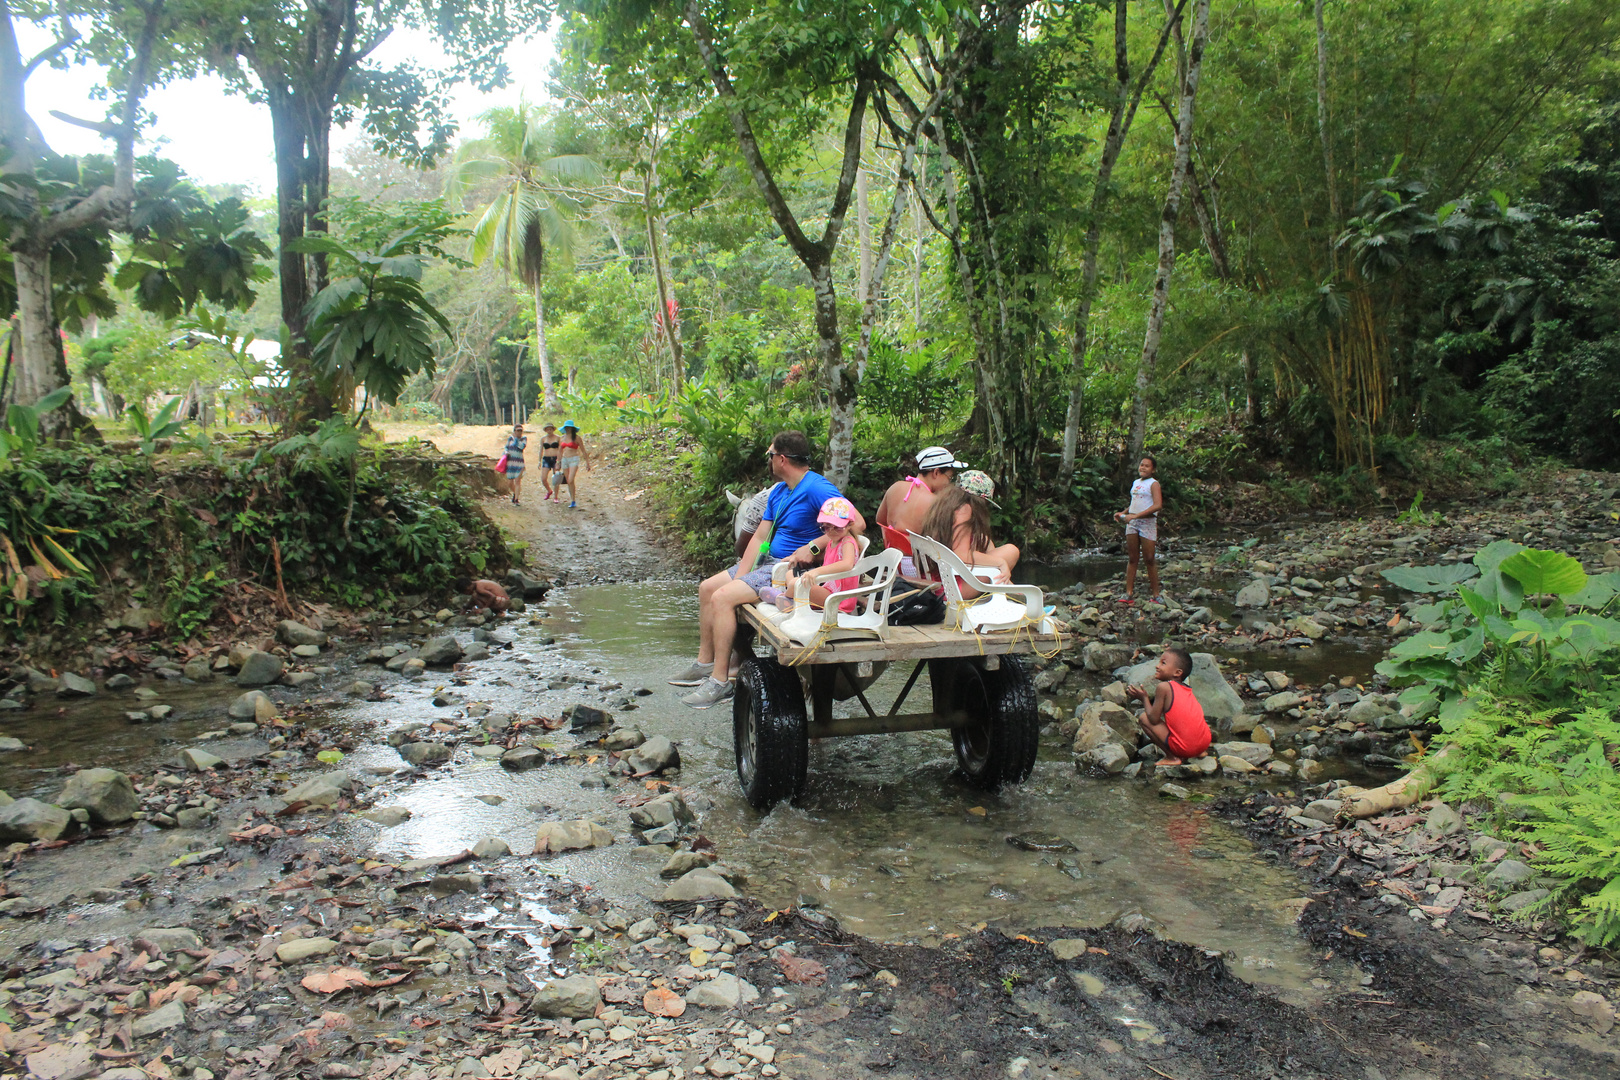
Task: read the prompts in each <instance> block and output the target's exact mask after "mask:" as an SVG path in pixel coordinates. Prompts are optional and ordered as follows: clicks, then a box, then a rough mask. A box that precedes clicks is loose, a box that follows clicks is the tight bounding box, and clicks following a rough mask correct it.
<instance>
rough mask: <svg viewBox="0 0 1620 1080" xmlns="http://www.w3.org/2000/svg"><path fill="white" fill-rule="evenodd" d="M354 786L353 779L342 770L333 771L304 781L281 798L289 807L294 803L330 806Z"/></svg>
mask: <svg viewBox="0 0 1620 1080" xmlns="http://www.w3.org/2000/svg"><path fill="white" fill-rule="evenodd" d="M353 786H354V777H352V776H350V775H349V774H348V772H346V771H345V770H343V769H335V770H333V771H332V772H329V773H322V774H321V775H320V776H317V777H314V778H313V779H310V780H305V781H304V782H303V783H302V784H299V785H298V786H297V787H295V788H293V789H292V790H291V791H289V792H287V793H286V794H285V795H283V796H282V799H283V800H285V801H286V802H287V803H288V804H289V805H291V804H292V803H296V802H305V803H312V804H313V805H315V806H331V805H332V804H334V803H336V802H337V801H338V800H339V799H341V798H342V797H343V793H344V792H346V791H348V790H349V789H350V788H352V787H353Z"/></svg>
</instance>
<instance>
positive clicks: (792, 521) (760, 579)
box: [669, 431, 866, 709]
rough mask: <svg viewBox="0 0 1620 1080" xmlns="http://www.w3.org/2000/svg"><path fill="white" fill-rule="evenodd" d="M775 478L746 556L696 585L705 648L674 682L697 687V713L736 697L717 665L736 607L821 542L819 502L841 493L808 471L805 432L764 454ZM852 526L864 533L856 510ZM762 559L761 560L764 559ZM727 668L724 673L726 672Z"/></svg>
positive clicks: (780, 440) (777, 441)
mask: <svg viewBox="0 0 1620 1080" xmlns="http://www.w3.org/2000/svg"><path fill="white" fill-rule="evenodd" d="M766 455H767V456H768V457H769V458H770V462H771V475H773V476H775V477H776V479H777V480H779V481H780V483H778V484H777V485H776V486H775V487H773V488H772V489H771V494H770V497H769V499H768V500H767V501H766V504H765V517H764V519H763V520H762V521H760V523H759V529H758V531H756V532H755V533H754V542H753V544H752V545H751V546H750V547H749V548H748V550H746V551H744V552H743V553H742V558H741V559H740V560H739V561H738V562H737V564H736V565H735V566H733V567H731V568H730V569H728V570H723V571H721V572H720V573H718V574H715V575H714V576H713V577H711V578H709V579H708V580H706V581H704V582H703V584H702V585H700V586H699V587H698V604H699V614H698V627H699V631H700V634H701V638H700V640H701V644H700V645H699V646H698V658H697V662H696V663H694V664H693V665H692V666H691V667H689V668H687V669H686V670H685V671H683V672H681V673H680V674H679V675H677V676H676V677H675V678H673V679H671V680H669V681H670V682H671V683H672V684H674V685H675V686H696V687H697V689H696V690H694V691H692V693H690V694H687V695H686V696H685V697H683V698H681V700H682V701H683V702H685V703H686V704H688V705H690V706H692V707H693V708H695V709H707V708H709V707H710V706H711V705H717V704H719V703H720V702H722V701H724V700H726V699H727V698H729V697H730V696H731V693H732V683H731V678H732V675H733V674H735V673H734V672H732V671H726V673H725V677H723V678H722V677H719V676H717V675H716V673H715V666H716V664H715V662H716V660H717V659H722V658H723V659H724V660H725V664H726V665H730V664H731V663H732V658H731V646H732V642H733V641H734V640H735V639H736V636H737V609H738V608H739V607H741V606H742V605H744V604H752V603H755V602H757V601H758V600H759V590H760V589H762V588H764V587H765V586H767V585H769V584H770V583H771V568H772V567H774V566H775V565H776V564H777V563H779V562H781V561H783V560H784V559H787V558H789V557H790V556H793V555H794V554H795V553H799V554H800V556H801V558H802V557H803V556H804V554H805V553H804V552H803V551H802V550H801V549H804V548H806V547H807V546H808V545H810V544H811V543H813V542H817V541H819V540H820V539H821V525H820V523H819V522H817V521H816V515H817V514H819V513H820V512H821V504H822V503H823V502H825V501H827V500H828V499H830V498H832V497H833V496H834V495H841V494H842V492H840V491H839V490H838V488H837V487H835V486H834V485H833V483H832V481H830V480H828V479H827V478H826V477H825V476H822V475H821V474H820V473H818V472H813V471H811V469H810V440H809V439H807V438H805V435H804V432H802V431H784V432H782V433H781V434H779V435H777V436H776V438H774V439H772V440H771V448H770V450H768V451H767V452H766ZM853 527H854V529H855V531H856V532H857V533H861V532H865V531H866V519H865V518H863V517H861V515H860V512H859V511H856V513H855V519H854V522H853ZM762 556H763V558H762ZM722 670H724V669H722Z"/></svg>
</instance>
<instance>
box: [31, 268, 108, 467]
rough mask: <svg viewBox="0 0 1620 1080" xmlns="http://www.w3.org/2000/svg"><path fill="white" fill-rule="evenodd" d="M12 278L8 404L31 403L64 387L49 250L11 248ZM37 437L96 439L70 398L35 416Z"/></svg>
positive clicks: (64, 363)
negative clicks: (13, 310)
mask: <svg viewBox="0 0 1620 1080" xmlns="http://www.w3.org/2000/svg"><path fill="white" fill-rule="evenodd" d="M11 265H12V271H13V275H14V276H15V278H16V280H17V324H18V331H19V332H18V334H17V339H16V350H15V353H14V356H15V359H16V364H15V370H14V372H13V375H12V378H13V380H14V382H13V384H12V385H13V386H14V387H15V389H14V391H13V392H12V395H11V396H12V400H13V401H17V402H21V403H23V404H27V405H31V404H33V403H34V402H36V401H38V400H39V399H40V398H42V397H44V396H45V395H46V394H49V393H51V392H53V391H55V390H56V389H58V388H59V387H63V386H66V385H68V381H69V379H68V369H67V357H66V356H65V355H64V354H63V352H62V331H61V328H60V327H59V325H58V324H57V321H56V312H55V310H54V309H53V305H52V303H51V255H50V248H49V247H47V248H46V249H45V250H44V251H43V252H40V251H38V250H34V249H32V247H31V246H30V247H22V248H18V247H13V248H12V250H11ZM39 429H40V434H41V435H42V436H43V437H45V438H49V439H60V438H66V437H68V436H70V435H72V434H75V433H79V434H81V435H84V436H89V437H91V438H93V439H95V440H96V441H98V442H99V441H100V436H99V435H97V433H96V429H95V425H94V424H92V423H91V422H90V418H89V417H87V416H85V414H84V413H83V412H82V411H80V409H79V406H78V403H77V402H76V401H74V400H73V399H72V398H69V399H68V401H67V403H66V404H64V405H63V406H62V407H61V408H59V409H54V410H52V411H51V412H48V413H46V414H45V415H43V416H41V417H40V418H39Z"/></svg>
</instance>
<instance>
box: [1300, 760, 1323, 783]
mask: <svg viewBox="0 0 1620 1080" xmlns="http://www.w3.org/2000/svg"><path fill="white" fill-rule="evenodd" d="M1294 773H1295V775H1296V776H1298V777H1299V778H1300V779H1301V780H1304V781H1307V782H1308V781H1311V780H1315V779H1316V778H1317V777H1318V776H1321V775H1322V763H1321V762H1320V761H1317V760H1316V759H1315V758H1305V757H1302V758H1300V759H1299V760H1298V761H1296V762H1294Z"/></svg>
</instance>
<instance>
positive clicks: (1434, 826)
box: [1423, 803, 1463, 836]
mask: <svg viewBox="0 0 1620 1080" xmlns="http://www.w3.org/2000/svg"><path fill="white" fill-rule="evenodd" d="M1462 827H1463V822H1462V817H1461V816H1459V815H1458V813H1457V811H1455V810H1453V809H1452V808H1451V807H1449V806H1447V805H1446V804H1445V803H1435V804H1434V808H1433V809H1432V810H1430V811H1429V816H1428V817H1426V818H1424V819H1423V831H1424V832H1426V833H1428V834H1429V835H1430V836H1450V835H1451V834H1452V833H1455V832H1461V831H1462Z"/></svg>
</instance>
